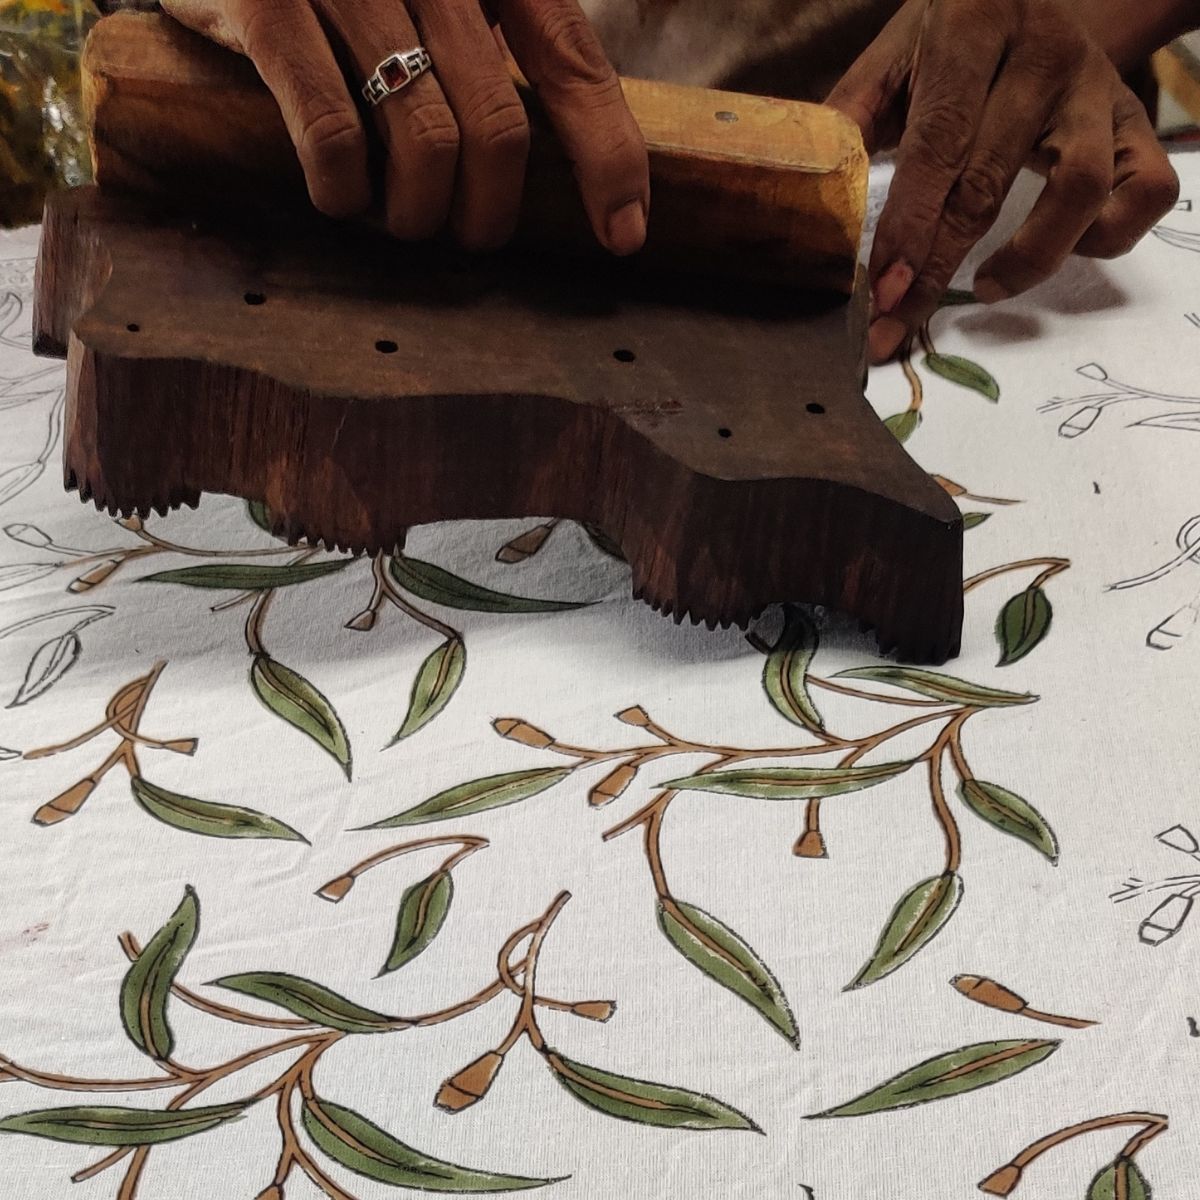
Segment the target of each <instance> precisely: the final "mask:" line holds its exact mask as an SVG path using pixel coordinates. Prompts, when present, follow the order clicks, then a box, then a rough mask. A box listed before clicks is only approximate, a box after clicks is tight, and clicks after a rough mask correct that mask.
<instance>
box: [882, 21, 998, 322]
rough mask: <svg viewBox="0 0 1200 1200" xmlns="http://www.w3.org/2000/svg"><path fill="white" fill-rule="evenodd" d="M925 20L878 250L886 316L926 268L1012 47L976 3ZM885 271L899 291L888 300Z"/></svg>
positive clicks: (890, 289)
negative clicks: (1005, 56) (1007, 46)
mask: <svg viewBox="0 0 1200 1200" xmlns="http://www.w3.org/2000/svg"><path fill="white" fill-rule="evenodd" d="M925 20H926V32H925V34H924V36H923V38H922V41H921V46H920V52H919V53H920V61H919V62H917V63H916V65H915V67H914V72H913V78H914V84H913V94H912V100H911V102H910V104H909V115H908V124H907V126H906V127H905V130H904V133H903V135H902V136H901V138H900V145H899V147H898V149H897V156H896V173H895V175H894V176H893V178H892V184H891V188H890V189H889V192H888V201H887V204H886V205H885V206H884V210H883V212H882V214H881V215H880V219H879V226H878V228H877V230H876V232H875V243H874V246H873V247H872V251H871V261H870V266H869V274H870V277H871V281H872V283H873V284H874V285H875V292H876V302H877V304H878V306H879V309H880V311H881V312H887V311H889V309H890V308H892V307H894V306H895V304H896V303H898V302H899V300H900V298H901V296H902V295H903V294H904V290H905V288H904V287H903V286H901V284H902V283H903V282H904V281H905V280H906V279H907V280H911V279H913V278H915V277H916V276H918V275H920V274H921V272H922V270H923V269H924V267H925V260H926V259H927V258H928V256H929V253H930V251H931V250H932V248H933V244H934V239H935V237H936V235H937V232H938V229H939V226H940V222H941V219H942V209H943V207H944V205H945V203H946V198H947V196H948V195H949V193H950V189H951V188H952V187H953V186H954V185H955V183H956V181H957V180H958V178H959V176H960V175H961V174H962V172H963V168H964V167H965V166H966V165H967V162H968V160H969V157H970V154H971V149H972V147H973V146H974V144H975V138H976V131H977V129H978V127H979V123H980V121H981V119H982V114H983V111H984V107H985V104H986V102H987V97H988V94H989V92H990V90H991V87H992V81H993V79H994V77H995V75H996V69H997V67H998V65H999V63H1000V61H1001V57H1002V55H1003V54H1004V50H1005V44H1006V30H1005V29H1004V28H1003V27H1002V26H1001V25H999V24H996V23H995V22H992V21H988V20H985V19H982V18H981V17H980V15H979V14H978V11H977V8H976V6H974V5H968V4H955V3H947V4H945V5H939V6H937V7H931V8H930V9H928V10H927V13H926V18H925ZM932 22H936V24H932ZM966 46H969V47H970V52H969V53H965V52H964V47H966ZM885 273H889V283H890V285H891V286H888V287H885V288H884V289H883V292H884V294H882V295H881V294H880V288H879V286H878V285H879V283H880V280H881V276H883V275H885Z"/></svg>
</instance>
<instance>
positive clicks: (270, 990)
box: [210, 971, 408, 1033]
mask: <svg viewBox="0 0 1200 1200" xmlns="http://www.w3.org/2000/svg"><path fill="white" fill-rule="evenodd" d="M210 986H212V987H223V988H228V989H229V990H230V991H231V992H241V994H242V995H243V996H253V997H254V998H255V999H256V1000H265V1001H266V1002H267V1003H268V1004H277V1005H279V1007H280V1008H286V1009H287V1010H288V1012H290V1013H294V1014H295V1015H296V1016H298V1017H301V1018H302V1019H303V1020H305V1021H312V1022H313V1023H314V1024H315V1025H323V1026H325V1028H326V1029H338V1030H340V1031H341V1032H342V1033H386V1032H387V1031H388V1030H392V1029H405V1028H407V1027H408V1026H407V1023H406V1022H404V1021H402V1020H400V1019H398V1018H396V1017H389V1016H386V1015H385V1014H383V1013H379V1012H375V1011H374V1010H373V1009H370V1008H363V1007H362V1006H361V1005H359V1004H355V1003H354V1002H353V1001H351V1000H347V999H346V998H345V996H339V995H338V994H337V992H333V991H330V990H329V988H327V987H322V986H321V984H319V983H313V982H312V981H311V980H309V979H301V978H300V977H299V976H297V975H285V974H284V973H283V972H282V971H250V972H247V973H246V974H244V975H226V976H224V977H223V978H221V979H214V980H213V981H212V984H211V985H210Z"/></svg>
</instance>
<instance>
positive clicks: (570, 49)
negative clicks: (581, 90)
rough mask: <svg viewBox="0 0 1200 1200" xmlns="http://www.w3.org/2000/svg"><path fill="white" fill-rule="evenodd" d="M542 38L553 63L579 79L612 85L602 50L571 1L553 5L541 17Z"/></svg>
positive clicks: (613, 78)
mask: <svg viewBox="0 0 1200 1200" xmlns="http://www.w3.org/2000/svg"><path fill="white" fill-rule="evenodd" d="M540 34H541V42H542V44H543V46H544V47H545V49H546V50H547V51H548V53H549V56H550V58H551V61H552V63H554V64H555V65H557V66H560V67H563V68H566V70H567V72H568V73H569V74H570V75H571V76H573V77H574V78H575V80H576V81H577V82H579V83H584V84H591V85H593V86H597V87H599V86H603V85H608V86H615V85H616V73H615V72H614V71H613V68H612V66H611V65H610V63H609V61H608V59H607V58H606V57H605V56H604V50H603V48H602V47H601V45H600V40H599V38H597V37H596V34H595V32H594V31H593V30H592V27H591V25H590V24H589V23H588V20H587V18H586V17H585V16H584V15H583V13H582V12H581V11H580V10H579V9H578V8H576V7H575V6H574V5H554V6H553V7H552V8H551V9H550V10H549V11H548V12H547V13H545V14H544V15H543V17H542V21H541V28H540Z"/></svg>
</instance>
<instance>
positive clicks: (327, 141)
mask: <svg viewBox="0 0 1200 1200" xmlns="http://www.w3.org/2000/svg"><path fill="white" fill-rule="evenodd" d="M364 144H365V137H364V134H363V130H362V126H361V125H360V124H359V123H358V119H357V118H356V117H355V115H354V113H353V112H352V111H350V110H349V109H339V108H324V109H320V110H318V111H316V112H314V113H312V114H310V115H306V117H305V121H304V131H303V133H302V134H301V135H300V143H299V145H298V146H297V147H296V149H297V150H298V151H299V154H300V157H301V159H303V160H304V161H305V162H312V163H315V164H318V165H319V164H322V163H329V162H332V161H334V160H337V161H338V162H341V161H344V160H345V159H346V158H348V157H349V156H351V155H353V154H357V153H358V152H359V151H360V150H361V149H362V148H363V147H364Z"/></svg>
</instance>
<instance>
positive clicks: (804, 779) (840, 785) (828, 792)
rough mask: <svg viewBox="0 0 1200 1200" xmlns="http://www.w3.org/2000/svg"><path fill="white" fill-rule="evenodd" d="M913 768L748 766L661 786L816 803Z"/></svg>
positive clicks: (891, 764)
mask: <svg viewBox="0 0 1200 1200" xmlns="http://www.w3.org/2000/svg"><path fill="white" fill-rule="evenodd" d="M911 766H912V763H911V762H885V763H875V764H873V765H872V766H868V767H857V766H852V767H747V768H744V769H741V770H736V771H709V772H704V773H702V774H700V775H688V776H686V777H685V778H683V779H672V780H670V781H669V782H668V783H663V784H660V785H659V786H660V787H663V788H670V789H671V790H672V791H676V792H719V793H720V794H722V795H725V796H746V797H749V798H751V799H755V800H812V799H815V798H819V797H824V796H840V795H842V794H843V793H845V792H858V791H861V790H862V789H863V788H869V787H874V786H875V785H876V784H877V783H886V782H887V781H888V780H889V779H894V778H895V777H896V776H897V775H901V774H903V773H904V772H905V771H907V770H908V769H909V767H911Z"/></svg>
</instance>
